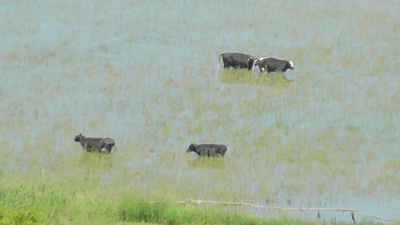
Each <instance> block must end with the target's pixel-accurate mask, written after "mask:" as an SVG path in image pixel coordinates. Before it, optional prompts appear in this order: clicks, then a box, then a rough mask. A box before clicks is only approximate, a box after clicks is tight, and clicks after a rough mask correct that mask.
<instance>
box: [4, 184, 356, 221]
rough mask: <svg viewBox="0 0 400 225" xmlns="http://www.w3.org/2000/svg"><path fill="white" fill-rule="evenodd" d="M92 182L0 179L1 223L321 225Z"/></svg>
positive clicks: (239, 208)
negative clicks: (185, 203)
mask: <svg viewBox="0 0 400 225" xmlns="http://www.w3.org/2000/svg"><path fill="white" fill-rule="evenodd" d="M93 184H94V183H93V182H92V183H91V184H89V183H86V184H84V185H82V186H79V187H76V186H74V185H73V182H69V181H67V180H65V182H64V183H63V182H57V183H54V182H51V181H50V182H35V181H33V180H30V179H21V180H19V181H15V180H14V181H12V180H6V179H3V180H2V181H1V186H0V224H136V223H153V224H320V223H316V222H313V221H307V220H298V219H296V218H287V217H279V218H266V217H260V216H259V215H258V216H257V215H255V214H253V213H251V212H249V211H248V210H246V209H245V208H241V207H225V206H197V205H188V206H182V205H178V204H167V203H162V204H161V203H157V204H151V203H146V201H149V200H150V199H152V200H154V199H156V200H166V199H167V200H170V199H172V197H171V196H168V195H162V193H150V192H149V193H143V192H142V193H139V192H137V191H135V190H114V192H113V191H110V190H105V191H99V190H98V189H97V188H96V187H94V186H93ZM320 222H321V223H325V222H328V223H330V221H324V220H321V221H320ZM360 224H363V223H360Z"/></svg>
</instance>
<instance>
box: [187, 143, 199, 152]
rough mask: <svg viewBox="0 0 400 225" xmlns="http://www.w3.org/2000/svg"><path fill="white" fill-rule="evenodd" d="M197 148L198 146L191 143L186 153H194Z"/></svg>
mask: <svg viewBox="0 0 400 225" xmlns="http://www.w3.org/2000/svg"><path fill="white" fill-rule="evenodd" d="M196 147H197V145H196V144H193V143H191V144H190V145H189V148H188V149H187V150H186V152H193V151H196Z"/></svg>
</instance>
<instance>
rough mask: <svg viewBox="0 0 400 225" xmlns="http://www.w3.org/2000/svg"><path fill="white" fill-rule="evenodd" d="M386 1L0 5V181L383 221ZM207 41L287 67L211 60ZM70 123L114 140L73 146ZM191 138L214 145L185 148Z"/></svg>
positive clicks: (394, 47)
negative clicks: (216, 152)
mask: <svg viewBox="0 0 400 225" xmlns="http://www.w3.org/2000/svg"><path fill="white" fill-rule="evenodd" d="M399 11H400V4H398V3H397V2H395V1H389V0H388V1H374V0H367V1H328V0H326V1H318V2H315V1H294V0H287V1H264V2H263V1H209V0H204V1H127V0H126V1H103V0H100V1H93V0H85V1H57V2H51V1H42V0H37V1H26V0H21V1H12V2H7V3H6V2H3V3H0V21H1V23H2V24H3V28H2V30H1V34H0V40H1V41H0V47H1V51H0V74H1V75H0V97H1V104H0V130H1V135H0V143H1V145H2V147H3V157H1V158H0V168H1V170H0V174H1V177H2V180H3V182H5V181H9V180H14V182H20V181H21V182H22V181H28V180H32V181H35V182H36V181H46V182H52V183H57V182H59V183H64V182H65V183H70V184H76V185H77V186H79V185H80V183H82V182H83V181H84V180H88V179H90V180H92V182H93V187H92V188H93V189H94V190H96V191H97V192H101V191H109V192H110V193H111V192H112V193H113V194H118V193H122V192H126V191H127V190H135V191H137V192H140V193H144V194H145V193H147V194H149V195H150V194H151V195H153V194H155V195H158V196H167V197H168V198H169V199H174V200H176V201H178V200H184V199H203V200H215V201H243V202H252V203H259V204H264V205H271V206H272V205H273V206H284V207H298V206H300V205H301V206H302V207H326V208H334V207H337V208H356V209H358V210H359V211H360V212H362V213H367V214H373V215H376V216H380V217H384V218H391V219H399V218H400V217H399V216H400V215H399V212H400V198H399V196H400V172H399V170H400V162H399V159H400V151H399V146H400V139H399V136H400V130H399V127H400V116H399V114H400V91H399V82H400V78H399V75H400V66H399V65H400V63H399V62H400V51H399V47H400V26H399V25H400V19H399V16H398V12H399ZM223 52H244V53H249V54H252V55H256V56H260V57H265V56H271V57H279V58H283V59H287V60H293V62H294V70H293V71H292V70H288V71H286V73H285V75H283V74H281V73H274V74H267V73H260V72H259V71H258V70H255V71H254V73H251V72H248V71H243V70H240V71H235V70H232V69H231V70H225V71H222V69H220V70H217V68H218V56H219V55H220V54H221V53H223ZM79 133H82V134H84V135H86V136H91V137H107V136H109V137H112V138H113V139H114V140H115V141H116V144H117V147H118V151H117V152H116V154H115V155H97V154H89V153H85V152H83V150H82V147H81V146H80V144H79V143H76V142H74V140H73V138H74V136H75V135H77V134H79ZM192 142H195V143H198V144H200V143H222V144H225V145H226V146H227V147H228V151H227V153H226V155H225V157H224V158H219V159H210V160H208V159H197V155H195V153H186V149H187V148H188V146H189V144H190V143H192ZM78 192H79V191H78ZM84 195H85V193H84V192H82V193H80V192H79V193H78V194H77V195H76V196H77V197H79V196H84ZM261 215H264V213H261ZM279 215H281V214H272V216H279ZM295 215H298V212H296V213H295ZM269 216H271V215H269ZM321 216H322V217H323V218H325V219H326V220H329V219H330V218H332V217H333V213H321ZM303 217H306V218H308V217H310V218H316V214H313V213H308V214H307V215H304V214H303V215H302V218H303ZM337 217H338V218H340V219H342V220H344V221H348V222H351V217H350V216H349V215H348V214H343V215H342V214H341V213H337ZM357 219H358V221H360V220H362V217H360V216H358V217H357Z"/></svg>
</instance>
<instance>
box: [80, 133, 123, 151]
mask: <svg viewBox="0 0 400 225" xmlns="http://www.w3.org/2000/svg"><path fill="white" fill-rule="evenodd" d="M74 141H75V142H80V143H81V145H82V148H83V149H84V150H86V151H88V152H91V151H99V152H100V153H106V154H109V153H111V150H112V148H113V147H115V148H114V154H115V152H116V151H117V146H116V145H115V141H114V140H113V139H112V138H109V137H107V138H92V137H85V136H83V135H82V134H79V135H76V136H75V138H74Z"/></svg>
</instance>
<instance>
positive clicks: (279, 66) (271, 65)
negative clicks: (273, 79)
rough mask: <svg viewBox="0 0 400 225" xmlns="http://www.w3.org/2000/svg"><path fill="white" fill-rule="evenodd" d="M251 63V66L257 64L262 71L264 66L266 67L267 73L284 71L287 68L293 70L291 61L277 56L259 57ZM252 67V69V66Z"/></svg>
mask: <svg viewBox="0 0 400 225" xmlns="http://www.w3.org/2000/svg"><path fill="white" fill-rule="evenodd" d="M253 64H254V65H253V66H256V65H258V67H259V68H260V71H261V72H264V71H265V68H266V69H267V72H268V73H271V72H276V71H282V72H286V70H287V69H291V70H294V65H293V62H292V61H287V60H283V59H279V58H272V57H268V58H260V59H257V60H256V61H255V62H253ZM252 68H253V69H254V67H252Z"/></svg>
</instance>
